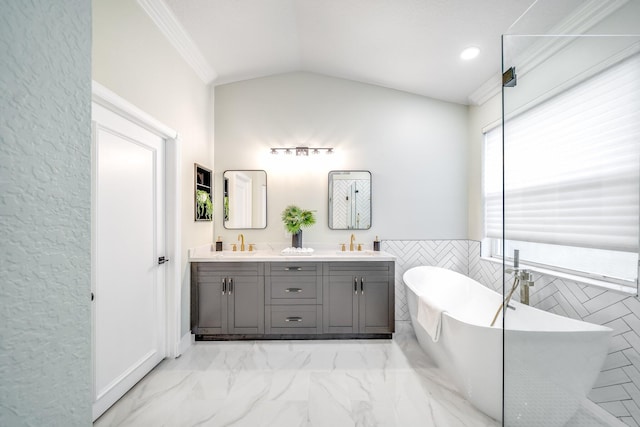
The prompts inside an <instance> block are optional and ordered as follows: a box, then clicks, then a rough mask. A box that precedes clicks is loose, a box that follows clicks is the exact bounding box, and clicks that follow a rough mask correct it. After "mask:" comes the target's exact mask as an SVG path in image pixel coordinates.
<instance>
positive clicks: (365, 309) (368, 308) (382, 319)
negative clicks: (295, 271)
mask: <svg viewBox="0 0 640 427" xmlns="http://www.w3.org/2000/svg"><path fill="white" fill-rule="evenodd" d="M325 269H326V271H325V275H324V293H325V294H324V305H323V314H324V327H323V330H324V332H325V333H338V334H340V333H344V334H349V333H369V334H378V333H380V334H388V333H391V332H393V331H394V329H395V328H394V304H395V301H394V291H395V287H394V280H395V279H394V275H395V272H394V264H393V262H361V263H348V262H342V263H327V265H326V266H325Z"/></svg>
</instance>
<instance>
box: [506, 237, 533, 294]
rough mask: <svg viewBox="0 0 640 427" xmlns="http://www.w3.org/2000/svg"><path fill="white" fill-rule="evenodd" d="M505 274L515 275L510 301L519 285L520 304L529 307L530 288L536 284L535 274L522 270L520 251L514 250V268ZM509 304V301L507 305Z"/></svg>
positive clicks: (507, 270) (508, 269)
mask: <svg viewBox="0 0 640 427" xmlns="http://www.w3.org/2000/svg"><path fill="white" fill-rule="evenodd" d="M505 272H506V273H508V274H511V273H514V276H513V278H514V283H513V285H514V286H513V288H512V290H511V293H510V294H509V298H508V299H511V294H512V293H513V291H514V290H515V288H516V287H517V286H518V285H519V286H520V302H521V303H522V304H526V305H529V288H530V287H531V286H533V284H534V280H533V274H532V273H531V271H529V270H520V251H519V250H518V249H514V251H513V268H512V269H511V268H507V269H506V270H505ZM508 303H509V301H508V300H507V304H508Z"/></svg>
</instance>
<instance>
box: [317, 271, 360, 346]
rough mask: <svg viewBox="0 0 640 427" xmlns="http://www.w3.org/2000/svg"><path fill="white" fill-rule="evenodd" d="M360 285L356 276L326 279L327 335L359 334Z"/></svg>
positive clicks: (324, 308)
mask: <svg viewBox="0 0 640 427" xmlns="http://www.w3.org/2000/svg"><path fill="white" fill-rule="evenodd" d="M357 292H358V284H357V283H356V276H355V275H348V276H347V275H339V276H330V277H326V276H325V279H324V300H323V305H322V310H323V319H324V326H323V331H324V333H326V334H353V333H356V332H358V294H357Z"/></svg>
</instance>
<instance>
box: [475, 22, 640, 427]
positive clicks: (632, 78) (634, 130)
mask: <svg viewBox="0 0 640 427" xmlns="http://www.w3.org/2000/svg"><path fill="white" fill-rule="evenodd" d="M502 54H503V56H502V61H503V72H504V73H505V74H503V89H502V111H503V117H502V128H498V129H497V130H496V131H494V132H495V135H493V140H494V141H497V143H496V147H498V148H497V149H498V150H499V151H500V150H501V154H502V156H501V157H502V159H501V160H502V164H501V165H500V168H501V169H502V180H503V181H502V185H503V187H502V188H503V193H502V200H498V201H497V202H496V203H497V205H496V206H497V208H496V209H498V211H500V210H501V211H502V224H501V225H502V227H503V230H502V231H503V232H502V239H501V241H496V242H495V244H494V247H495V248H496V250H495V251H496V255H499V256H502V258H503V260H504V261H503V268H504V270H503V271H504V275H503V276H504V278H503V297H504V298H505V301H506V304H505V305H504V308H503V310H502V316H501V318H500V320H499V321H500V322H502V327H503V361H504V362H503V425H505V426H509V427H516V426H543V425H544V426H547V427H551V426H564V425H576V426H578V425H579V426H581V427H583V426H602V425H607V424H603V421H602V420H598V419H597V418H596V417H593V416H592V414H591V412H589V410H586V409H584V408H585V407H587V408H588V407H590V406H591V407H594V406H595V405H596V404H599V403H603V402H601V401H600V400H599V399H598V397H597V396H598V395H599V392H598V391H597V390H596V391H595V392H594V391H593V390H594V389H593V388H594V386H595V387H596V388H597V387H602V386H603V385H606V384H607V382H606V381H605V379H603V378H604V377H606V374H604V375H603V376H601V371H602V370H603V364H604V362H605V359H606V358H607V355H608V353H609V352H610V351H611V350H610V342H611V337H612V335H613V334H614V331H612V330H611V329H609V327H608V326H612V325H611V324H609V325H607V324H605V323H606V322H610V321H611V320H613V319H611V318H606V317H603V316H590V315H591V314H592V313H593V311H592V310H591V309H590V308H589V302H588V301H589V300H590V299H592V298H593V297H594V296H596V295H600V294H602V293H604V292H617V295H619V294H620V293H622V294H625V293H626V294H633V293H634V292H637V278H638V241H639V233H638V228H639V227H638V224H639V221H640V220H639V213H638V205H639V199H640V197H639V194H640V184H639V182H640V36H596V35H589V36H585V35H583V36H570V35H562V36H528V35H505V36H503V39H502ZM491 138H492V136H491V135H490V134H488V135H487V140H488V141H489V140H491ZM498 240H500V239H498ZM607 289H612V290H614V291H608V290H607ZM612 295H616V294H612ZM612 298H613V297H612ZM589 398H591V401H589ZM613 406H614V405H606V404H605V405H603V406H602V408H601V409H603V410H605V411H606V410H607V409H609V408H611V407H613ZM612 417H613V415H612ZM605 418H606V417H605ZM614 419H615V418H612V420H614ZM567 423H568V424H567ZM605 423H606V421H605Z"/></svg>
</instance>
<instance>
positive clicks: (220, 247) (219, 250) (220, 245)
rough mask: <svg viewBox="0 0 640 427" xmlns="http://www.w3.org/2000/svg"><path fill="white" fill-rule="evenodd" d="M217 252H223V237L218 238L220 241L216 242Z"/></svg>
mask: <svg viewBox="0 0 640 427" xmlns="http://www.w3.org/2000/svg"><path fill="white" fill-rule="evenodd" d="M216 252H222V237H221V236H218V240H217V241H216Z"/></svg>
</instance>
